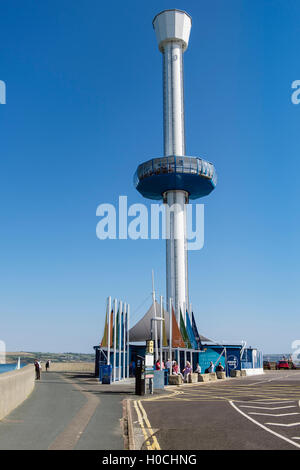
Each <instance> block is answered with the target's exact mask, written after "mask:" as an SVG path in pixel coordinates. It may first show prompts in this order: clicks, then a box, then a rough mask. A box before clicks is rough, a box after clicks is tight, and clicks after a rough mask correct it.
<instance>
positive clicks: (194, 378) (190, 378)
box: [188, 373, 198, 384]
mask: <svg viewBox="0 0 300 470" xmlns="http://www.w3.org/2000/svg"><path fill="white" fill-rule="evenodd" d="M197 382H198V374H195V373H190V374H189V375H188V383H189V384H195V383H197Z"/></svg>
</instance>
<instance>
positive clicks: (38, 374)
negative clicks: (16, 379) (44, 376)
mask: <svg viewBox="0 0 300 470" xmlns="http://www.w3.org/2000/svg"><path fill="white" fill-rule="evenodd" d="M34 368H35V380H40V378H41V369H40V363H39V361H38V360H37V359H36V360H35V361H34Z"/></svg>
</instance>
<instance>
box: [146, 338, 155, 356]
mask: <svg viewBox="0 0 300 470" xmlns="http://www.w3.org/2000/svg"><path fill="white" fill-rule="evenodd" d="M153 352H154V341H153V340H152V339H149V340H147V341H146V354H153Z"/></svg>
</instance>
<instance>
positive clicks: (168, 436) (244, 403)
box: [131, 370, 300, 450]
mask: <svg viewBox="0 0 300 470" xmlns="http://www.w3.org/2000/svg"><path fill="white" fill-rule="evenodd" d="M169 392H170V394H169V396H166V395H164V396H160V397H153V398H152V397H151V398H150V399H142V400H133V401H132V402H131V409H132V419H133V428H134V437H135V443H136V448H137V449H149V450H150V449H157V450H159V449H161V450H189V449H192V450H196V449H197V450H224V449H225V450H226V449H231V450H276V449H277V450H283V449H288V450H293V449H294V450H299V449H300V406H299V400H300V371H293V370H291V371H287V372H283V371H282V372H281V371H270V372H269V371H268V372H267V373H266V374H264V375H263V376H256V377H255V376H253V377H245V378H240V379H239V378H235V379H229V380H226V381H222V382H221V381H217V382H211V383H208V384H203V383H201V384H190V385H186V386H181V387H177V388H176V390H175V391H171V389H169Z"/></svg>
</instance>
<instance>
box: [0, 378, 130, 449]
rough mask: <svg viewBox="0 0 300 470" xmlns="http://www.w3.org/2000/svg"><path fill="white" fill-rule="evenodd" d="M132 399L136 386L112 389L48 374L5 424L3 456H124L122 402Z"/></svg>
mask: <svg viewBox="0 0 300 470" xmlns="http://www.w3.org/2000/svg"><path fill="white" fill-rule="evenodd" d="M133 393H134V384H133V383H132V381H129V382H120V383H116V384H113V385H111V386H108V385H102V384H100V383H99V382H98V381H97V380H96V379H95V378H94V377H92V376H91V375H90V374H84V373H55V372H48V373H46V372H44V373H42V377H41V380H40V381H36V386H35V389H34V391H33V393H32V394H31V395H30V397H29V398H28V399H27V400H26V401H25V402H24V403H23V404H22V405H20V406H19V407H18V408H16V409H15V410H14V411H13V412H12V413H11V414H10V415H8V416H6V418H4V419H3V420H2V421H1V422H0V450H5V449H6V450H17V449H19V450H23V449H26V450H38V449H40V450H46V449H49V450H57V449H66V450H68V449H70V450H71V449H82V450H85V449H91V450H100V449H104V450H105V449H111V450H117V449H120V450H122V449H124V439H123V429H122V422H121V419H122V415H123V404H122V402H123V400H124V398H128V397H130V396H132V395H133Z"/></svg>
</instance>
